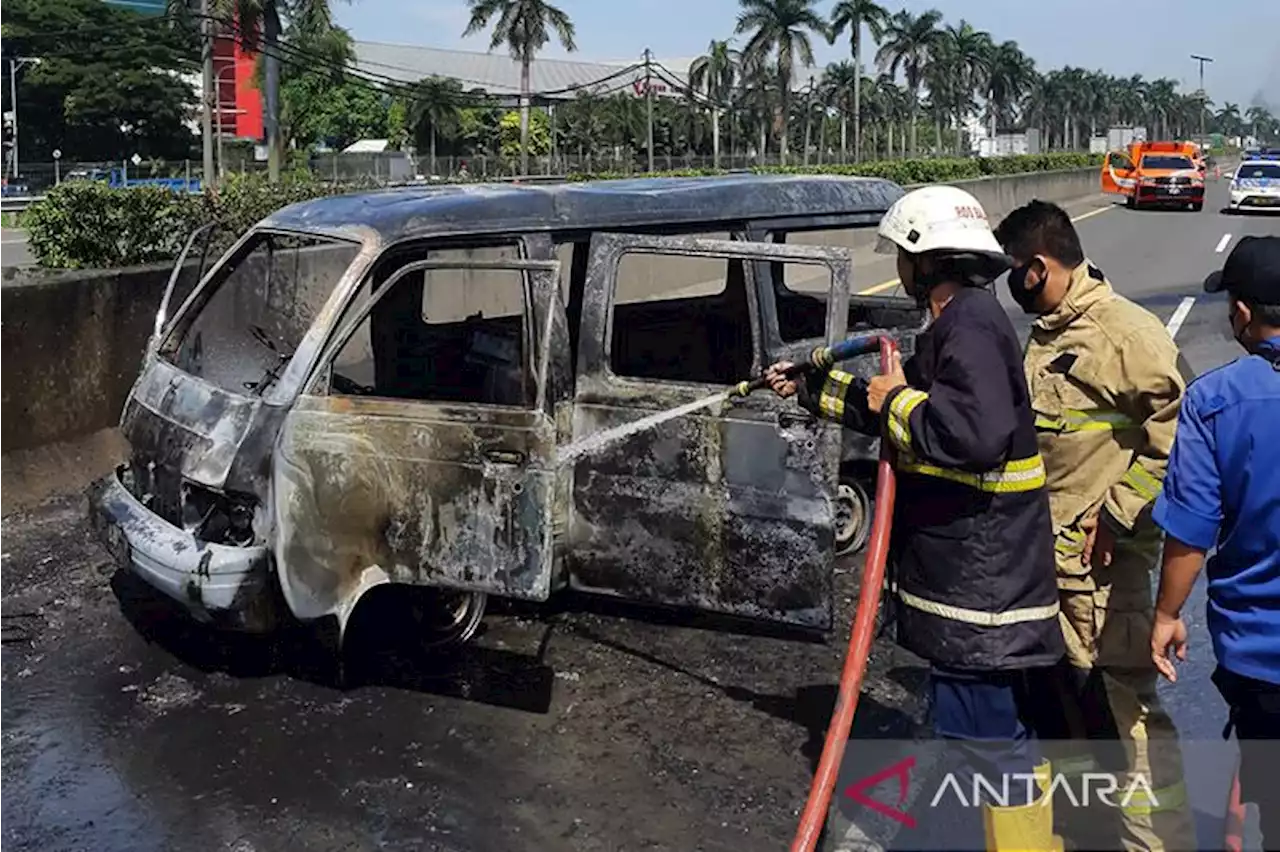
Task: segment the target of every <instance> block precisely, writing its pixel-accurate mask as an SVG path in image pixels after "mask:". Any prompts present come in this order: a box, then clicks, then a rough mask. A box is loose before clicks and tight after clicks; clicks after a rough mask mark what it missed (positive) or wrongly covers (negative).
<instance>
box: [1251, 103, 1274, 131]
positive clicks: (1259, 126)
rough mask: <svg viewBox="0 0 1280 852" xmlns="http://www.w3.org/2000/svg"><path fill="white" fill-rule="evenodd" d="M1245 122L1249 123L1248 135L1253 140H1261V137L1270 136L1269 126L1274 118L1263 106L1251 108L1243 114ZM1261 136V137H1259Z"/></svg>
mask: <svg viewBox="0 0 1280 852" xmlns="http://www.w3.org/2000/svg"><path fill="white" fill-rule="evenodd" d="M1244 118H1245V121H1247V122H1249V125H1250V127H1251V133H1250V135H1251V136H1252V137H1253V138H1254V139H1261V138H1262V135H1266V136H1270V135H1271V126H1272V125H1273V124H1274V123H1275V118H1273V117H1272V115H1271V112H1270V111H1269V110H1268V109H1267V108H1266V107H1263V106H1251V107H1249V110H1248V112H1246V113H1245V114H1244ZM1260 134H1261V135H1260Z"/></svg>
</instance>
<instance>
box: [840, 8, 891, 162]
mask: <svg viewBox="0 0 1280 852" xmlns="http://www.w3.org/2000/svg"><path fill="white" fill-rule="evenodd" d="M888 23H889V12H888V10H886V9H885V8H884V7H883V6H881V5H880V4H878V3H876V2H875V0H839V2H838V3H836V5H835V8H833V9H832V10H831V40H832V42H833V43H834V42H835V40H836V39H837V38H839V37H840V34H841V33H843V32H844V31H845V30H846V29H847V30H848V31H849V52H850V53H851V54H852V55H853V63H854V68H855V73H854V85H853V86H851V87H850V88H852V90H853V159H854V160H855V161H859V160H861V159H862V92H861V89H862V87H861V86H860V85H858V84H857V81H859V80H861V79H862V28H863V27H864V26H865V27H866V28H867V30H868V31H869V32H870V33H871V40H872V41H873V42H875V43H876V45H877V46H878V45H879V44H880V39H882V38H884V30H885V26H886V25H887V24H888ZM840 140H841V141H840V144H841V148H842V150H841V153H842V154H843V146H844V133H843V132H842V133H841V135H840Z"/></svg>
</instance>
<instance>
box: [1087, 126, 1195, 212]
mask: <svg viewBox="0 0 1280 852" xmlns="http://www.w3.org/2000/svg"><path fill="white" fill-rule="evenodd" d="M1199 155H1200V146H1198V145H1196V144H1195V143H1194V142H1134V143H1132V144H1131V145H1129V147H1128V148H1127V149H1125V150H1123V151H1112V152H1110V153H1109V154H1107V156H1106V159H1105V160H1104V161H1103V163H1102V176H1101V177H1102V191H1103V192H1108V193H1112V194H1115V195H1123V196H1124V198H1125V204H1126V206H1128V207H1140V206H1155V205H1162V206H1164V205H1168V206H1179V207H1181V206H1186V207H1190V208H1191V209H1192V210H1201V209H1203V207H1204V169H1203V162H1204V160H1203V159H1202V158H1200V156H1199ZM1197 160H1199V162H1197Z"/></svg>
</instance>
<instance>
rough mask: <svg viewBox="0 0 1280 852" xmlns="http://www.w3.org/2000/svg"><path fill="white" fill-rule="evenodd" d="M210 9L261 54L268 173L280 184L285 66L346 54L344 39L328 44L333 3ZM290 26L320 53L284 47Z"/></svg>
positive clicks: (239, 3) (255, 0)
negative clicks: (282, 42)
mask: <svg viewBox="0 0 1280 852" xmlns="http://www.w3.org/2000/svg"><path fill="white" fill-rule="evenodd" d="M173 5H176V6H179V7H182V6H185V2H184V0H175V2H174V3H173ZM210 7H211V9H212V14H213V16H214V17H215V18H217V19H218V20H219V21H220V22H222V24H223V25H224V26H227V27H229V26H230V25H231V21H232V20H234V21H235V23H236V27H237V32H238V34H239V37H240V39H241V41H243V42H244V45H245V47H246V48H247V49H249V50H251V51H254V52H257V53H258V54H259V63H260V70H259V79H260V88H261V90H262V118H263V122H262V123H263V129H264V130H265V131H266V136H267V174H268V177H269V179H270V180H271V181H273V182H275V181H278V180H279V179H280V164H281V162H282V160H283V157H284V135H283V134H282V133H281V130H282V125H281V117H282V116H281V93H280V87H281V72H282V65H285V66H294V67H297V66H303V65H309V64H321V65H326V66H329V65H331V63H332V61H333V60H334V59H335V58H337V57H340V56H342V55H343V53H344V51H343V45H342V43H341V39H340V38H336V37H335V38H333V40H328V37H329V35H330V34H332V33H333V31H334V30H336V29H337V28H336V27H335V26H334V25H333V15H332V10H331V8H330V6H329V0H211V2H210ZM286 24H287V26H288V32H289V34H291V35H292V36H294V37H296V36H297V35H299V34H305V37H306V38H308V39H312V42H311V46H312V47H317V46H319V47H320V48H322V49H321V55H320V56H316V57H312V56H303V55H302V54H301V53H299V52H297V51H296V49H284V48H282V46H281V37H282V35H284V34H285V33H286ZM290 47H293V46H292V45H291V46H290ZM348 49H349V48H348Z"/></svg>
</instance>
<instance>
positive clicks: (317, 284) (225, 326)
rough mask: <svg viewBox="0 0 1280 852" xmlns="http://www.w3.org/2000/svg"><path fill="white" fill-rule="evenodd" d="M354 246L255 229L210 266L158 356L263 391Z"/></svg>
mask: <svg viewBox="0 0 1280 852" xmlns="http://www.w3.org/2000/svg"><path fill="white" fill-rule="evenodd" d="M359 253H360V245H359V244H357V243H352V242H347V241H341V240H334V239H330V238H326V237H315V236H302V235H294V234H276V233H270V232H262V233H259V234H257V235H255V236H254V237H252V238H251V239H250V240H249V242H247V243H246V244H245V245H244V246H242V247H241V249H240V250H239V251H238V252H237V253H236V256H235V257H233V258H231V260H230V261H229V262H228V263H227V264H225V265H224V266H223V267H222V269H221V270H219V271H218V272H217V273H215V274H216V276H217V277H215V278H213V279H211V280H210V282H209V283H208V285H207V288H206V290H205V292H204V293H203V294H202V295H201V297H200V298H201V302H200V303H198V304H195V305H193V307H192V309H191V310H192V311H193V318H192V319H190V320H189V321H185V320H184V321H182V322H180V323H179V324H178V325H177V326H176V327H175V331H174V333H173V335H172V336H171V337H170V339H169V340H168V341H166V343H165V345H164V347H163V348H162V349H161V353H160V354H161V357H163V358H165V359H166V360H169V361H170V362H171V363H172V364H173V365H174V366H176V367H177V368H178V369H180V370H182V371H184V372H186V373H188V374H190V375H192V376H196V377H198V378H201V379H204V380H205V381H207V382H209V383H210V384H213V385H215V386H217V387H219V388H221V389H223V390H226V391H230V392H232V393H236V394H246V393H248V394H250V395H261V394H262V393H263V392H265V391H266V390H267V388H269V387H270V386H271V385H272V384H274V383H275V381H276V380H277V379H278V378H279V377H280V374H281V373H282V372H283V371H284V368H285V367H286V366H287V365H288V363H289V359H290V358H291V357H293V353H294V351H295V350H296V349H297V348H298V345H299V344H300V343H301V342H302V338H303V336H305V335H306V333H307V330H308V329H310V328H311V325H312V323H313V322H314V321H315V318H316V316H317V315H318V314H319V312H320V310H321V308H323V307H324V304H325V302H326V301H328V299H329V296H330V295H331V293H332V292H333V288H334V286H335V285H336V284H337V283H338V281H339V280H340V279H341V278H342V275H343V273H344V272H345V271H346V270H347V268H348V267H349V266H350V265H351V263H352V261H354V260H355V258H356V256H357V255H358V254H359Z"/></svg>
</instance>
